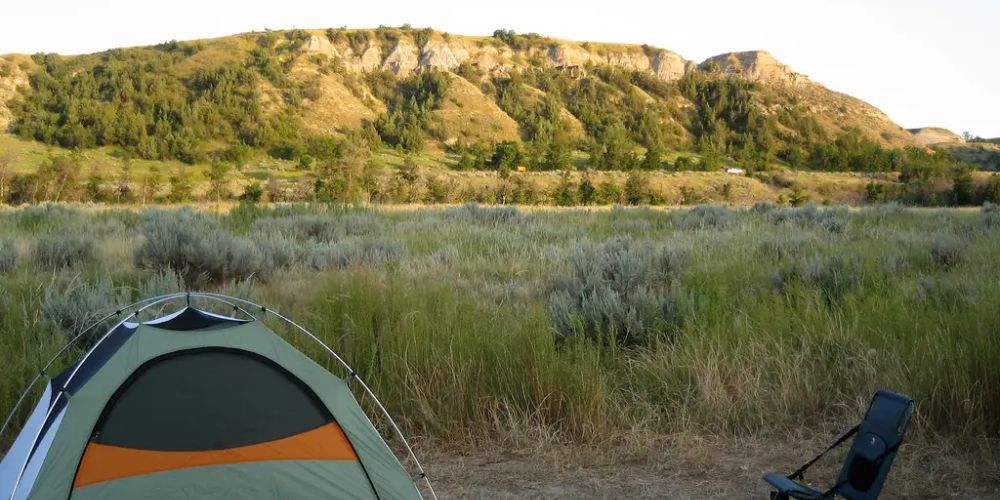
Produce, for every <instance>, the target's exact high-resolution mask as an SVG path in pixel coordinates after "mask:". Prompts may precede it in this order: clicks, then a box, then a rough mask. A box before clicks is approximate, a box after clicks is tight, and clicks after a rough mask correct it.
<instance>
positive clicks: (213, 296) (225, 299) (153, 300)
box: [0, 291, 437, 500]
mask: <svg viewBox="0 0 1000 500" xmlns="http://www.w3.org/2000/svg"><path fill="white" fill-rule="evenodd" d="M192 297H195V298H203V299H207V300H210V301H215V302H219V303H223V304H227V305H229V306H232V307H233V313H232V317H233V318H235V316H236V312H237V311H240V312H242V313H244V314H246V315H247V316H248V317H250V318H251V319H252V320H253V321H257V320H258V317H257V316H256V315H254V314H252V313H250V312H249V311H248V310H247V309H246V308H244V307H242V306H240V305H239V304H243V305H245V306H248V307H249V308H256V309H259V310H260V313H261V318H263V317H264V316H266V315H267V313H268V312H270V313H271V314H272V315H273V316H276V317H277V318H279V319H280V320H282V321H284V322H285V323H287V324H288V325H291V326H292V327H294V328H295V329H296V330H298V331H299V332H301V333H302V334H304V335H306V336H307V337H308V338H310V339H312V340H313V341H314V342H315V343H316V344H318V345H319V346H320V347H322V348H323V350H325V351H326V352H327V354H329V355H330V356H331V357H332V358H333V359H335V360H336V361H337V362H338V363H339V364H340V366H341V368H342V369H343V370H344V372H345V373H346V374H347V375H346V379H347V382H351V381H357V384H358V386H360V388H361V390H362V391H363V392H364V393H365V394H366V395H367V396H368V397H369V398H371V400H372V401H373V402H374V403H375V406H376V407H377V408H378V409H379V412H380V413H381V414H382V416H383V417H385V419H386V421H388V423H389V426H390V427H391V428H392V431H393V434H394V435H395V436H396V438H397V439H399V441H400V442H402V444H403V446H404V447H405V449H406V452H407V455H408V459H409V460H411V461H412V462H413V464H414V465H415V466H416V468H417V470H418V474H417V476H416V477H415V478H413V477H411V479H412V480H413V482H414V483H417V482H419V481H420V480H421V479H422V480H423V483H424V484H425V486H426V487H427V490H428V492H429V493H430V496H431V498H433V499H435V500H436V499H437V494H436V493H435V491H434V487H433V486H432V485H431V482H430V479H429V478H428V477H427V474H426V472H425V471H424V468H423V466H422V465H421V464H420V461H419V460H418V459H417V456H416V454H415V453H414V452H413V448H412V447H411V446H410V443H409V442H408V441H407V439H406V437H405V436H404V435H403V432H402V430H401V429H400V428H399V426H398V425H397V424H396V421H395V420H393V418H392V415H390V414H389V411H388V410H387V409H386V408H385V406H384V405H383V404H382V402H381V401H380V400H379V399H378V397H377V396H376V395H375V393H374V391H372V390H371V388H370V387H369V386H368V384H367V383H365V381H364V380H363V379H362V378H361V376H360V375H358V373H357V372H356V371H354V369H353V368H351V366H350V365H349V364H348V363H347V362H346V361H344V359H343V358H341V357H340V355H338V354H337V353H336V352H335V351H334V350H333V349H332V348H330V346H329V345H327V344H326V343H325V342H323V341H322V340H321V339H320V338H319V337H317V336H316V335H314V334H313V333H312V332H310V331H309V330H307V329H306V328H304V327H303V326H301V325H299V324H298V323H296V322H294V321H292V320H291V319H289V318H287V317H285V316H283V315H281V314H280V313H278V312H276V311H274V310H268V309H267V307H265V306H262V305H260V304H256V303H254V302H251V301H249V300H246V299H241V298H239V297H232V296H228V295H223V294H217V293H210V292H192V291H187V292H177V293H171V294H165V295H160V296H156V297H149V298H146V299H142V300H139V301H137V302H134V303H132V304H129V305H127V306H124V307H120V308H118V309H117V310H116V311H115V312H113V313H110V314H108V315H106V316H104V317H102V318H100V319H99V320H97V321H96V322H94V323H93V324H91V325H89V326H88V327H86V328H84V329H83V330H81V331H80V332H79V333H77V334H76V335H75V336H74V337H73V338H71V339H70V340H69V341H68V342H66V344H65V345H63V346H62V347H61V348H60V349H59V350H58V351H57V352H56V354H55V355H54V356H52V358H51V359H49V361H48V362H47V363H46V364H45V366H44V368H42V370H40V371H39V372H38V374H36V375H35V377H34V378H33V379H32V380H31V382H30V383H29V384H28V385H27V387H26V388H25V389H24V391H23V392H22V393H21V396H20V397H19V398H18V400H17V402H16V403H15V404H14V407H13V408H12V409H11V411H10V413H9V414H8V415H7V418H6V420H5V421H4V424H3V427H0V436H3V435H4V433H5V432H6V430H7V427H8V426H9V425H10V423H11V422H12V421H13V419H14V416H15V415H16V414H17V412H18V409H19V408H20V407H21V405H22V404H23V402H24V400H25V398H26V397H27V395H28V394H29V393H30V392H31V390H32V389H33V388H34V387H35V386H36V385H37V384H38V381H39V380H41V379H43V378H46V379H48V380H49V381H51V380H52V378H51V377H49V375H48V371H49V369H50V368H51V367H52V365H53V364H54V363H55V362H56V361H57V360H58V359H59V358H60V357H61V356H62V355H63V354H65V353H66V352H67V351H68V350H69V348H70V347H71V346H73V345H74V344H76V343H77V342H78V341H79V340H80V339H81V338H83V336H85V335H86V334H88V333H89V332H90V331H92V330H93V329H94V328H97V327H98V326H100V325H101V324H103V323H104V322H105V321H107V320H109V319H111V318H112V317H114V316H121V315H122V313H124V312H126V311H128V310H130V309H133V308H137V309H136V310H135V311H133V312H132V313H130V314H129V315H127V316H125V318H123V319H122V320H121V321H119V322H118V323H116V324H115V325H114V326H113V327H112V328H111V329H109V330H108V331H107V332H106V333H105V334H104V335H103V336H102V337H101V338H100V339H99V340H98V341H97V342H96V343H95V344H94V345H93V346H92V347H91V348H90V349H89V350H88V351H87V353H86V354H85V355H84V357H83V358H82V359H81V360H80V361H79V362H78V363H77V364H76V366H75V367H74V369H73V371H72V372H70V374H69V377H68V378H67V379H66V381H65V382H64V383H63V384H62V387H61V388H60V389H59V391H58V393H56V394H55V395H54V396H53V398H52V401H51V403H50V404H49V408H48V410H47V411H46V414H45V418H44V419H43V422H47V421H48V420H49V419H50V418H51V417H52V413H53V412H54V411H55V408H56V406H57V405H58V403H59V400H60V399H62V398H63V397H66V398H67V399H68V398H69V396H70V395H69V392H68V388H69V387H70V383H71V382H72V381H73V379H74V378H75V377H76V375H77V373H78V372H79V370H80V368H81V367H82V366H83V365H84V364H85V363H86V361H87V360H88V358H90V356H91V355H92V354H93V353H94V352H95V351H96V350H97V349H98V348H99V347H100V346H101V345H102V344H103V343H104V342H105V341H106V340H107V339H108V338H109V337H110V336H111V334H112V333H113V332H114V331H115V330H117V329H118V328H119V327H121V326H122V325H124V324H125V323H126V322H128V320H130V319H132V318H138V316H139V314H140V313H142V312H143V311H145V310H147V309H149V308H151V307H153V306H155V305H158V304H163V303H166V302H170V301H173V300H178V299H182V298H183V299H185V301H186V304H187V306H188V307H191V298H192ZM367 420H368V424H369V425H371V428H372V430H374V431H375V432H376V434H378V429H377V428H376V427H375V425H374V424H373V423H372V422H371V420H370V419H367ZM44 429H45V426H44V425H43V426H41V427H40V428H39V429H38V431H37V432H36V433H35V435H34V437H33V439H32V441H31V446H30V447H29V448H28V450H29V451H28V453H27V454H26V456H25V459H24V461H23V463H22V464H21V467H20V470H19V472H18V475H17V479H16V480H15V482H14V485H13V489H12V491H11V494H10V497H9V500H14V498H15V497H16V495H17V489H18V487H19V486H20V484H21V480H22V479H23V477H24V473H25V471H26V469H27V467H28V464H29V463H30V462H31V458H32V457H33V455H34V451H35V449H36V447H37V446H38V444H39V440H40V439H41V436H42V434H43V430H44ZM417 494H418V495H420V496H421V497H422V496H423V495H421V494H420V491H419V490H417Z"/></svg>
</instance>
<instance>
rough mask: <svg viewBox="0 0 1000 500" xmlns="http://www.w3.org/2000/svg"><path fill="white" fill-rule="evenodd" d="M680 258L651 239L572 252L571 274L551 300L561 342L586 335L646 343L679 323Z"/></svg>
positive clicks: (626, 343) (600, 339) (613, 242)
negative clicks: (678, 281) (677, 279)
mask: <svg viewBox="0 0 1000 500" xmlns="http://www.w3.org/2000/svg"><path fill="white" fill-rule="evenodd" d="M681 260H682V257H681V254H680V253H679V252H678V251H676V250H675V249H674V248H672V247H667V246H664V245H662V244H657V243H653V242H650V241H633V240H631V239H626V238H622V239H613V240H609V241H607V242H604V243H601V244H599V245H594V244H590V243H586V244H577V245H575V246H574V247H573V248H571V249H570V255H569V271H568V273H566V274H564V275H562V276H558V277H557V278H556V279H555V280H554V281H553V284H552V287H551V292H550V296H549V318H550V321H551V322H552V327H553V329H554V331H555V334H556V336H557V339H559V340H566V339H569V338H571V337H574V336H578V335H582V336H584V337H585V338H588V339H590V340H594V341H597V342H602V343H604V342H608V343H614V344H617V345H619V346H630V345H642V344H647V343H649V342H650V341H651V340H652V339H654V338H659V337H664V336H667V335H669V334H671V333H672V332H674V331H675V330H676V329H677V328H678V327H679V326H680V324H681V319H682V318H681V312H680V308H679V307H678V303H677V294H676V291H677V288H678V285H676V283H675V281H676V278H677V276H678V274H679V272H680V267H681Z"/></svg>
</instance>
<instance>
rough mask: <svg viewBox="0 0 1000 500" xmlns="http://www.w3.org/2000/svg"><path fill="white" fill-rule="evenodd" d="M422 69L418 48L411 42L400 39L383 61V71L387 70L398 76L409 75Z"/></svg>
mask: <svg viewBox="0 0 1000 500" xmlns="http://www.w3.org/2000/svg"><path fill="white" fill-rule="evenodd" d="M419 67H420V58H419V57H418V52H417V47H416V46H414V45H413V43H411V42H410V41H409V40H405V39H399V40H397V41H396V45H395V46H394V47H393V48H392V51H391V52H389V55H388V56H386V58H385V60H384V61H382V69H387V70H389V71H392V72H393V73H396V74H397V75H408V74H410V73H412V72H413V70H415V69H417V68H419Z"/></svg>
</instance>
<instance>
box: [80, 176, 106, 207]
mask: <svg viewBox="0 0 1000 500" xmlns="http://www.w3.org/2000/svg"><path fill="white" fill-rule="evenodd" d="M83 191H84V194H85V195H86V199H87V201H92V202H94V203H105V202H107V201H108V200H109V199H110V196H109V195H108V191H107V189H105V187H104V176H103V175H101V174H100V173H98V172H97V170H94V171H92V172H91V173H90V177H88V178H87V183H86V184H85V185H84V187H83Z"/></svg>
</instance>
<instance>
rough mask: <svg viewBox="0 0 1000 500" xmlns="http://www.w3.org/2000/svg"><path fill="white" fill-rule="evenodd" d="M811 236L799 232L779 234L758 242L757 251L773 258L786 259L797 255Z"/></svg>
mask: <svg viewBox="0 0 1000 500" xmlns="http://www.w3.org/2000/svg"><path fill="white" fill-rule="evenodd" d="M810 241H811V238H810V237H809V236H807V235H803V234H800V233H792V234H779V235H775V236H774V237H771V238H767V239H765V240H764V241H762V242H760V244H759V245H758V246H757V251H758V253H760V254H761V255H766V256H769V257H772V258H775V259H781V260H783V259H788V258H791V257H794V256H796V255H799V254H801V253H802V250H803V249H804V248H805V247H806V246H807V245H808V244H809V242H810Z"/></svg>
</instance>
